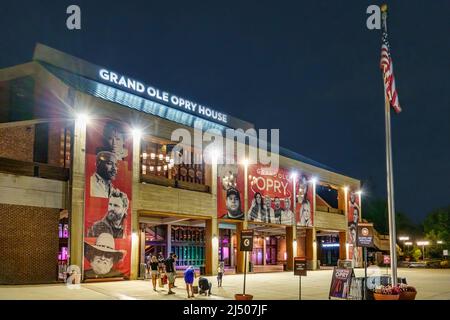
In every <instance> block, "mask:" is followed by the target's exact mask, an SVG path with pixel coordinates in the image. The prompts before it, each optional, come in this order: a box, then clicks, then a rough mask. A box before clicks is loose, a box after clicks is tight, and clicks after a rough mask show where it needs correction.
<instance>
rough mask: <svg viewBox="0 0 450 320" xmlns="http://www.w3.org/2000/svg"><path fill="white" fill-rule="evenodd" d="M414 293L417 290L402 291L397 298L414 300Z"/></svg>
mask: <svg viewBox="0 0 450 320" xmlns="http://www.w3.org/2000/svg"><path fill="white" fill-rule="evenodd" d="M416 294H417V291H402V292H400V298H399V300H415V299H416Z"/></svg>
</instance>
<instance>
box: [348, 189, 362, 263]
mask: <svg viewBox="0 0 450 320" xmlns="http://www.w3.org/2000/svg"><path fill="white" fill-rule="evenodd" d="M360 212H361V207H360V203H359V196H358V194H357V193H356V192H355V191H354V190H350V191H349V198H348V243H349V244H350V246H349V257H348V259H351V260H352V261H353V266H355V267H358V266H360V265H361V262H362V250H361V248H358V246H357V245H358V243H357V237H358V222H359V220H360V219H359V217H360Z"/></svg>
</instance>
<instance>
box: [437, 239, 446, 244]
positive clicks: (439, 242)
mask: <svg viewBox="0 0 450 320" xmlns="http://www.w3.org/2000/svg"><path fill="white" fill-rule="evenodd" d="M436 243H437V244H443V243H444V241H442V240H438V241H437V242H436Z"/></svg>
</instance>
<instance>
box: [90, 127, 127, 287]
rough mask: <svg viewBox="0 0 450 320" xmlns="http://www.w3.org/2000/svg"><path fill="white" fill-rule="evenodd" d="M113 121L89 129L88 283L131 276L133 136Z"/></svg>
mask: <svg viewBox="0 0 450 320" xmlns="http://www.w3.org/2000/svg"><path fill="white" fill-rule="evenodd" d="M129 132H130V130H125V128H124V125H122V124H121V123H119V122H116V121H113V120H97V121H91V122H90V123H89V124H88V126H87V129H86V179H85V180H86V182H85V190H86V192H85V211H84V212H85V214H84V230H85V234H84V237H85V242H84V249H85V250H84V279H97V278H117V277H121V278H125V279H128V278H129V277H130V265H131V260H130V253H131V241H132V234H131V187H132V168H133V167H132V136H131V134H130V133H129Z"/></svg>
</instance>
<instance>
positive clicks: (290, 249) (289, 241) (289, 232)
mask: <svg viewBox="0 0 450 320" xmlns="http://www.w3.org/2000/svg"><path fill="white" fill-rule="evenodd" d="M294 239H295V237H294V227H292V226H290V227H286V258H287V261H286V270H287V271H292V270H294Z"/></svg>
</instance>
